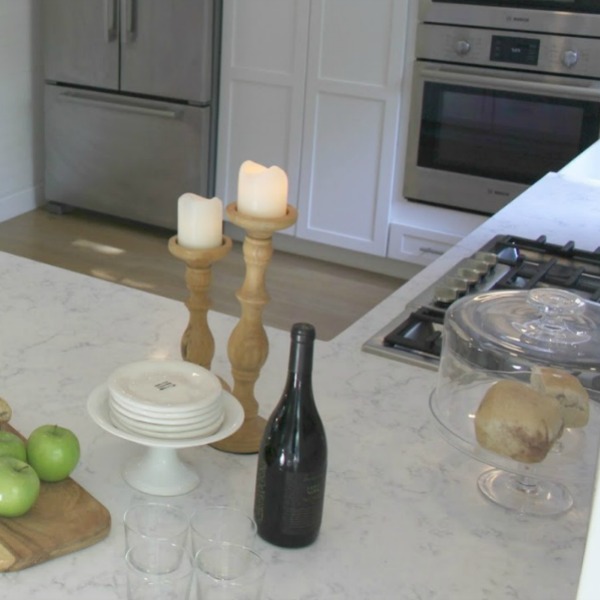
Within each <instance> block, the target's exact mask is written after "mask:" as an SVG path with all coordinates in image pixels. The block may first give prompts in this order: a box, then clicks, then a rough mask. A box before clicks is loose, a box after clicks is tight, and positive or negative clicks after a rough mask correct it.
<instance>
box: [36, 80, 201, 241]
mask: <svg viewBox="0 0 600 600" xmlns="http://www.w3.org/2000/svg"><path fill="white" fill-rule="evenodd" d="M209 115H210V109H209V108H200V107H190V106H186V105H180V104H175V103H167V102H154V101H146V100H140V99H137V98H128V97H124V96H120V95H117V94H105V93H96V92H89V91H82V90H77V89H74V88H68V87H58V86H54V85H47V86H46V90H45V145H46V186H45V191H46V199H47V200H51V201H56V202H61V203H65V204H70V205H73V206H78V207H81V208H87V209H90V210H95V211H98V212H103V213H107V214H112V215H115V216H119V217H125V218H128V219H133V220H135V221H139V222H142V223H149V224H152V225H160V226H163V227H168V228H170V229H175V228H176V227H177V198H178V197H179V196H180V195H181V194H183V193H184V192H195V193H198V194H203V195H207V181H208V177H207V176H208V166H209V159H208V152H209V144H208V141H209V125H210V123H209Z"/></svg>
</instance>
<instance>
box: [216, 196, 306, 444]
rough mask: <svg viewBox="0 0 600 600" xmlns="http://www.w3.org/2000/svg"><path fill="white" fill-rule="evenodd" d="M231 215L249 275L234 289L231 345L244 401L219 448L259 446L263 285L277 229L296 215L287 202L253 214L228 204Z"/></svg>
mask: <svg viewBox="0 0 600 600" xmlns="http://www.w3.org/2000/svg"><path fill="white" fill-rule="evenodd" d="M226 211H227V216H228V217H229V220H230V221H231V222H232V223H233V224H234V225H237V226H238V227H241V228H242V229H244V230H245V231H246V237H245V238H244V245H243V253H244V262H245V263H246V276H245V279H244V282H243V284H242V287H241V288H240V289H239V290H238V291H237V292H236V296H237V299H238V300H239V302H240V305H241V311H242V312H241V316H240V320H239V322H238V324H237V325H236V326H235V328H234V329H233V331H232V333H231V336H230V338H229V343H228V345H227V355H228V356H229V361H230V363H231V374H232V376H233V381H234V386H233V395H234V396H235V397H236V398H237V399H238V400H239V401H240V403H241V404H242V406H243V407H244V415H245V416H244V423H243V425H242V426H241V428H240V429H238V430H237V431H236V432H235V433H234V434H233V435H231V436H230V437H228V438H226V439H224V440H221V441H220V442H216V443H215V444H213V446H214V447H215V448H218V449H219V450H224V451H226V452H234V453H237V454H251V453H254V452H258V449H259V446H260V442H261V439H262V435H263V432H264V429H265V424H266V421H265V419H263V418H262V417H260V416H258V402H257V400H256V398H255V397H254V385H255V383H256V381H257V380H258V377H259V375H260V370H261V369H262V367H263V365H264V364H265V361H266V360H267V356H268V354H269V341H268V339H267V334H266V332H265V329H264V327H263V323H262V311H263V308H264V306H265V305H266V304H267V302H268V301H269V295H268V293H267V289H266V285H265V275H266V271H267V266H268V264H269V261H270V260H271V257H272V255H273V241H272V238H273V233H275V232H276V231H279V230H281V229H287V228H288V227H290V226H292V225H293V224H294V223H295V222H296V219H297V218H298V213H297V212H296V209H295V208H294V207H293V206H290V205H288V207H287V211H286V214H285V215H284V216H282V217H273V218H267V217H253V216H250V215H245V214H243V213H240V212H238V210H237V204H230V205H229V206H227V208H226Z"/></svg>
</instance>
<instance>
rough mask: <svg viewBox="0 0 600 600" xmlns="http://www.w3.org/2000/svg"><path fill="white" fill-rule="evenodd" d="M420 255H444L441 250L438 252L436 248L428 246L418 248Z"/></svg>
mask: <svg viewBox="0 0 600 600" xmlns="http://www.w3.org/2000/svg"><path fill="white" fill-rule="evenodd" d="M419 250H420V251H421V254H436V255H437V256H441V255H442V254H444V251H443V250H438V249H437V248H430V247H429V246H421V247H420V248H419Z"/></svg>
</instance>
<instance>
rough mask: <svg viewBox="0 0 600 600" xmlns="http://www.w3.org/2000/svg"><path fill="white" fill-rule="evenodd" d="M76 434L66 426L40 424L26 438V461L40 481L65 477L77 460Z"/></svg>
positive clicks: (78, 453) (77, 445)
mask: <svg viewBox="0 0 600 600" xmlns="http://www.w3.org/2000/svg"><path fill="white" fill-rule="evenodd" d="M79 456H80V449H79V440H78V439H77V436H76V435H75V434H74V433H73V432H72V431H71V430H70V429H67V428H66V427H59V426H58V425H42V426H40V427H38V428H37V429H34V430H33V431H32V432H31V434H30V435H29V437H28V438H27V462H28V463H29V464H30V465H31V466H32V467H33V468H34V469H35V471H36V473H37V474H38V476H39V478H40V479H41V480H42V481H62V480H63V479H66V478H67V477H68V476H69V475H70V474H71V472H72V471H73V469H74V468H75V467H76V466H77V463H78V462H79Z"/></svg>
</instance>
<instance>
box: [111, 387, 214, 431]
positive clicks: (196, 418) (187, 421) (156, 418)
mask: <svg viewBox="0 0 600 600" xmlns="http://www.w3.org/2000/svg"><path fill="white" fill-rule="evenodd" d="M108 403H109V406H110V409H111V410H113V411H115V412H118V413H119V415H122V416H124V417H127V418H128V419H134V420H136V421H141V422H144V423H153V424H156V425H162V426H167V425H173V426H176V427H177V426H178V427H182V426H185V425H197V424H198V423H200V422H202V421H205V420H206V421H208V420H209V419H211V418H212V417H215V416H216V415H219V414H222V413H223V399H222V397H221V395H219V396H218V397H217V398H216V400H215V401H214V402H213V404H212V405H211V406H209V407H208V408H206V409H203V410H201V411H200V412H198V413H195V412H194V413H185V414H183V415H179V416H175V417H174V416H171V415H170V414H168V413H165V414H162V415H160V414H156V413H150V412H148V411H146V410H143V411H142V410H137V411H136V410H131V409H129V408H127V407H125V406H123V404H122V403H120V402H119V401H118V400H116V399H115V398H113V396H112V395H111V394H110V391H109V397H108Z"/></svg>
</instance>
